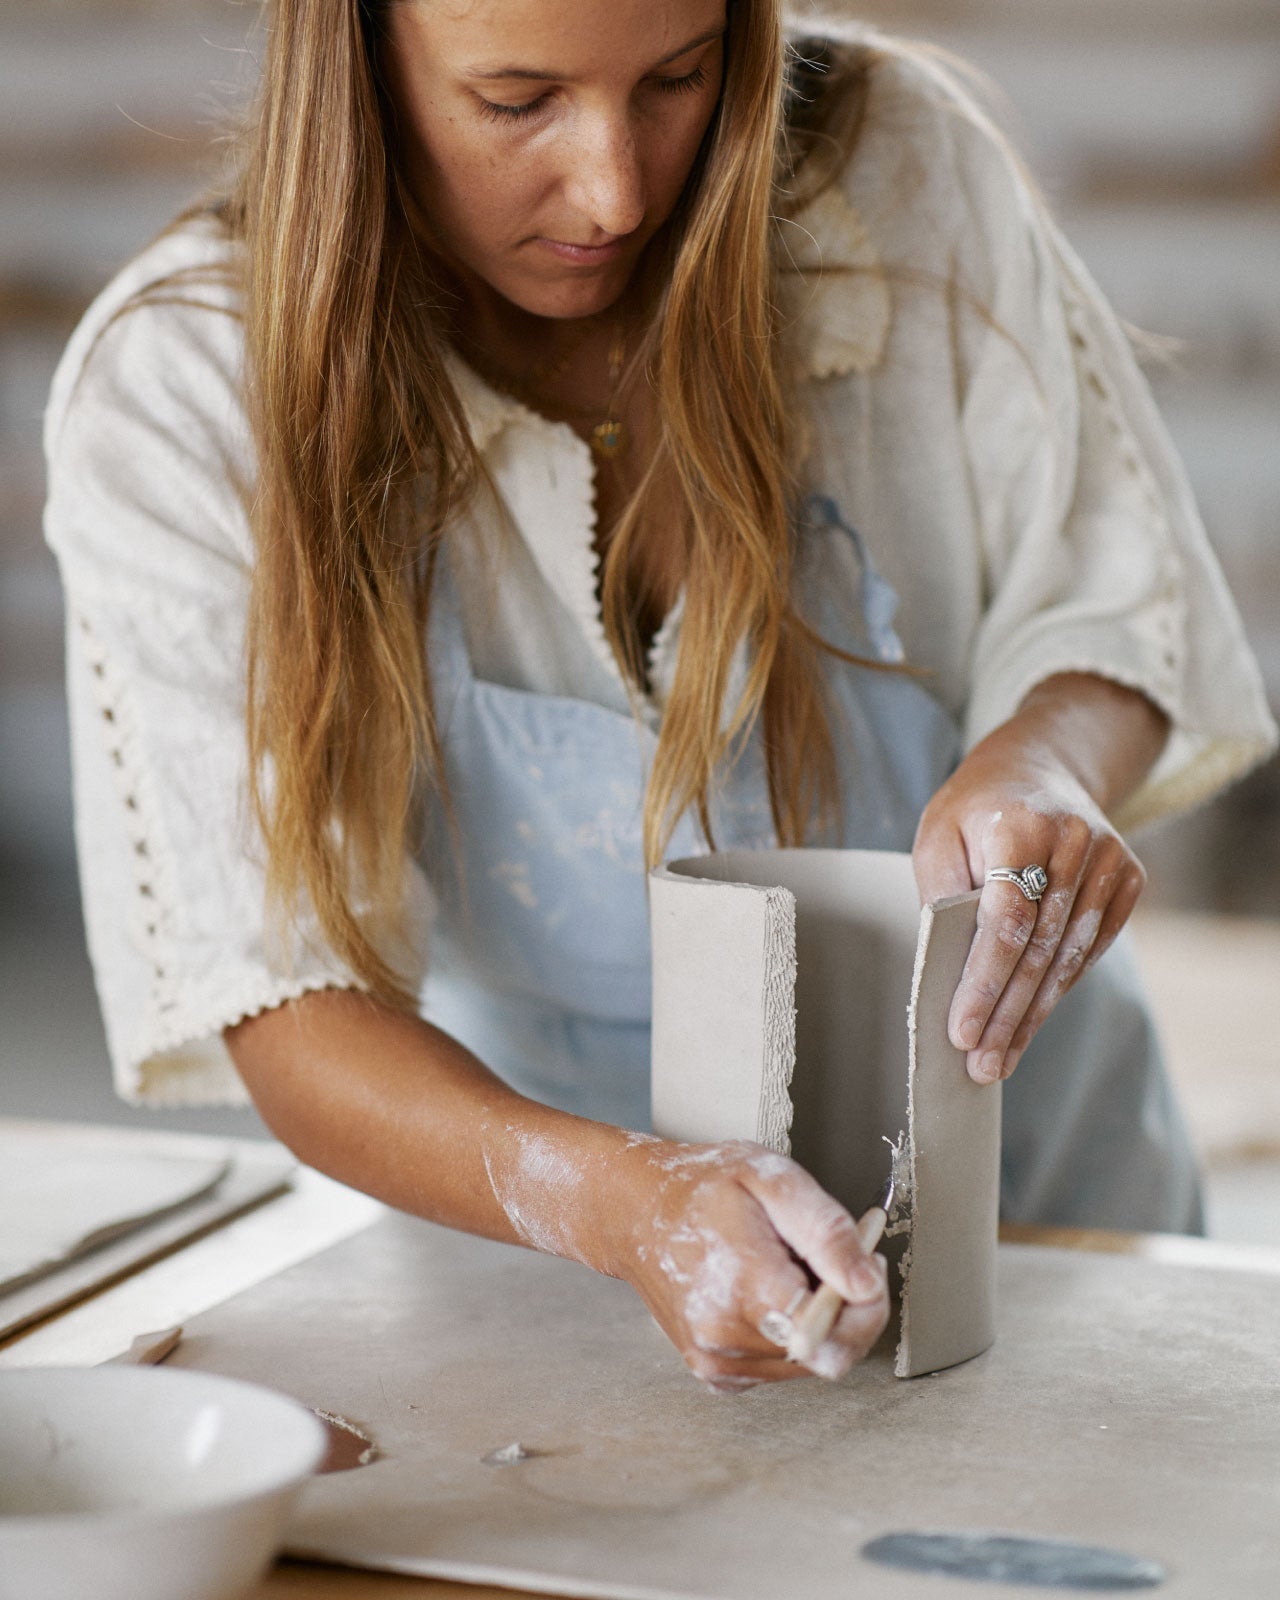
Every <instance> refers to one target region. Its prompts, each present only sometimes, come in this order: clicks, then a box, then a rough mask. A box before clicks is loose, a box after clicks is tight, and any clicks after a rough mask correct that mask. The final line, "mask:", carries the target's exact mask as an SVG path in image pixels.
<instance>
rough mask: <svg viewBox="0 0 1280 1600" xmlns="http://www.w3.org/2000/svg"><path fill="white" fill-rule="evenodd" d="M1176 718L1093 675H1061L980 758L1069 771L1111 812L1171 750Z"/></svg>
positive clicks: (985, 745) (1029, 700)
mask: <svg viewBox="0 0 1280 1600" xmlns="http://www.w3.org/2000/svg"><path fill="white" fill-rule="evenodd" d="M1168 732H1169V719H1168V718H1167V717H1166V716H1165V714H1164V712H1162V711H1161V710H1160V709H1159V708H1158V707H1157V706H1155V705H1153V704H1152V702H1151V701H1150V700H1148V699H1147V697H1146V696H1145V695H1143V694H1140V693H1138V692H1137V691H1136V690H1133V689H1127V688H1125V687H1124V686H1123V685H1121V684H1118V683H1113V682H1112V681H1110V680H1109V679H1106V678H1098V677H1094V676H1092V675H1090V674H1087V673H1082V672H1071V673H1061V674H1059V675H1057V676H1055V677H1052V678H1047V679H1046V680H1045V681H1044V682H1043V683H1041V684H1037V686H1036V687H1035V688H1034V689H1032V690H1031V692H1030V693H1029V694H1028V695H1027V697H1026V698H1025V699H1024V700H1023V702H1022V704H1021V705H1020V706H1019V708H1018V710H1017V712H1016V713H1015V714H1014V716H1013V717H1011V718H1010V720H1009V721H1008V722H1006V723H1005V724H1003V726H1002V727H999V728H997V729H996V730H995V731H994V732H993V733H992V734H990V735H989V736H988V738H986V739H984V740H983V741H982V743H981V744H980V745H978V747H977V748H976V750H975V751H974V752H973V754H974V755H975V756H978V757H979V759H982V758H987V757H992V758H995V759H997V760H1001V761H1003V760H1005V759H1006V758H1007V757H1008V756H1009V755H1010V754H1013V753H1017V754H1019V755H1021V757H1022V758H1023V759H1024V760H1029V761H1030V762H1032V763H1035V764H1044V765H1046V766H1053V765H1056V766H1057V767H1058V768H1059V770H1061V769H1065V770H1066V771H1067V772H1069V773H1070V774H1071V775H1072V776H1073V777H1074V778H1075V779H1076V781H1077V782H1078V783H1079V784H1080V785H1081V787H1082V788H1083V789H1084V790H1085V792H1086V793H1087V794H1088V795H1089V797H1090V799H1092V800H1093V801H1094V802H1095V803H1096V804H1097V805H1098V806H1099V807H1100V808H1101V809H1102V810H1103V811H1104V812H1110V811H1112V810H1114V809H1115V807H1116V806H1117V805H1119V804H1120V802H1121V801H1123V800H1124V799H1126V798H1127V797H1128V796H1129V795H1130V794H1132V793H1133V791H1134V790H1135V789H1136V788H1137V787H1138V785H1139V784H1140V783H1141V782H1142V780H1143V779H1144V778H1145V777H1146V775H1147V773H1148V772H1150V770H1151V768H1152V767H1153V766H1154V765H1155V762H1156V760H1157V759H1158V757H1159V755H1160V752H1161V751H1162V750H1163V749H1164V744H1165V740H1166V738H1167V737H1168Z"/></svg>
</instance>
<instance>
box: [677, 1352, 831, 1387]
mask: <svg viewBox="0 0 1280 1600" xmlns="http://www.w3.org/2000/svg"><path fill="white" fill-rule="evenodd" d="M685 1364H686V1365H687V1367H688V1368H689V1371H690V1372H691V1373H692V1374H693V1375H694V1377H695V1378H697V1380H698V1382H699V1383H702V1384H704V1385H705V1386H706V1387H707V1388H708V1389H710V1390H711V1391H712V1392H713V1393H715V1394H742V1393H743V1392H745V1391H746V1390H748V1389H758V1388H759V1387H760V1385H761V1384H763V1383H792V1382H794V1381H795V1379H797V1378H812V1377H813V1376H814V1374H813V1373H812V1372H810V1371H809V1370H808V1368H807V1367H798V1366H796V1364H795V1362H794V1361H786V1360H783V1359H781V1358H779V1357H777V1356H773V1357H768V1356H762V1357H759V1358H757V1359H754V1360H743V1359H738V1360H734V1359H732V1358H730V1357H723V1356H718V1355H716V1354H715V1353H713V1352H711V1351H703V1350H698V1349H692V1350H690V1351H689V1352H688V1353H687V1354H686V1356H685Z"/></svg>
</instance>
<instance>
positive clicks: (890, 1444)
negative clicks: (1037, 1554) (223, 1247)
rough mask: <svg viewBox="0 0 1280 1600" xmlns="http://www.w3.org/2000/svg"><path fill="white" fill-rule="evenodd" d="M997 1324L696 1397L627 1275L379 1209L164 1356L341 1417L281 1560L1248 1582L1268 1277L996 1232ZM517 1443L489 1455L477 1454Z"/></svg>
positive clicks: (796, 1583) (650, 1590) (827, 1590)
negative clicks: (329, 1458)
mask: <svg viewBox="0 0 1280 1600" xmlns="http://www.w3.org/2000/svg"><path fill="white" fill-rule="evenodd" d="M999 1290H1000V1293H999V1299H998V1304H999V1308H1000V1311H999V1316H1000V1330H999V1331H1000V1337H999V1340H998V1341H997V1343H996V1344H995V1346H994V1347H993V1348H992V1349H991V1350H990V1351H989V1352H988V1353H987V1354H986V1355H983V1356H980V1357H979V1358H977V1359H976V1360H974V1361H970V1362H967V1363H966V1364H964V1365H963V1366H958V1367H955V1368H952V1369H951V1370H950V1371H947V1372H944V1373H941V1374H939V1375H938V1376H936V1377H933V1378H926V1379H921V1380H919V1381H918V1382H915V1383H910V1384H903V1383H899V1382H897V1381H896V1379H895V1378H894V1376H893V1369H892V1360H891V1355H890V1352H889V1351H888V1350H885V1351H884V1352H883V1353H882V1354H880V1355H878V1356H875V1357H873V1358H872V1359H871V1360H870V1361H869V1362H867V1363H864V1364H863V1365H862V1366H861V1367H860V1368H858V1369H855V1371H854V1372H853V1373H852V1374H851V1375H850V1376H849V1377H848V1378H847V1379H845V1380H844V1381H843V1382H842V1383H840V1384H838V1385H834V1386H829V1385H826V1384H823V1383H821V1382H819V1381H817V1380H812V1381H806V1382H799V1383H792V1384H783V1385H777V1386H773V1387H770V1388H766V1389H761V1390H757V1391H754V1392H753V1393H751V1394H747V1395H744V1396H739V1397H722V1396H719V1397H718V1396H713V1395H710V1394H707V1393H705V1392H703V1391H702V1390H701V1389H700V1388H699V1387H698V1385H697V1384H696V1383H695V1382H694V1381H693V1380H692V1379H691V1378H690V1377H689V1376H688V1375H687V1374H686V1373H685V1371H684V1369H683V1366H682V1364H681V1363H680V1361H679V1358H678V1357H677V1356H676V1354H675V1352H674V1351H673V1350H672V1349H671V1348H670V1346H669V1345H668V1344H667V1342H666V1340H665V1338H664V1337H663V1336H662V1334H661V1333H660V1332H659V1331H658V1329H657V1328H656V1326H655V1325H654V1323H653V1322H652V1320H651V1318H650V1317H649V1315H648V1313H647V1312H646V1311H645V1309H644V1307H643V1306H642V1305H641V1303H640V1301H639V1300H638V1299H637V1298H636V1297H635V1296H634V1295H633V1294H632V1292H631V1291H630V1289H628V1288H627V1287H626V1286H625V1285H624V1284H620V1283H616V1282H613V1281H610V1280H608V1279H604V1278H599V1277H596V1276H594V1275H593V1274H591V1273H589V1272H587V1271H586V1270H585V1269H583V1268H579V1267H575V1266H573V1265H571V1264H568V1263H565V1262H561V1261H556V1260H552V1259H549V1258H546V1257H540V1256H535V1255H533V1254H531V1253H528V1252H524V1251H519V1250H516V1249H514V1248H511V1247H507V1246H500V1245H493V1244H488V1243H485V1242H482V1241H477V1240H474V1239H468V1238H465V1237H462V1236H460V1235H456V1234H450V1233H446V1232H445V1231H443V1230H441V1229H437V1228H434V1227H432V1226H430V1225H429V1224H426V1223H420V1222H415V1221H412V1220H410V1219H408V1218H404V1217H395V1216H392V1217H388V1218H387V1219H385V1220H383V1221H381V1222H379V1223H378V1224H376V1225H375V1226H374V1227H373V1228H371V1229H370V1230H368V1231H367V1232H365V1233H363V1234H361V1235H358V1236H356V1237H354V1238H352V1239H350V1240H348V1241H346V1242H345V1243H343V1244H341V1245H339V1246H337V1247H335V1248H333V1249H331V1250H329V1251H326V1252H324V1253H323V1254H321V1255H318V1256H315V1257H313V1258H311V1259H310V1260H308V1261H306V1262H303V1263H300V1264H299V1265H298V1266H297V1267H295V1268H293V1269H291V1270H290V1271H289V1272H287V1273H284V1274H282V1275H280V1276H279V1277H277V1278H275V1279H272V1280H269V1281H267V1282H265V1283H262V1284H260V1285H258V1286H257V1287H255V1288H254V1289H251V1290H249V1291H247V1292H246V1293H245V1294H243V1295H241V1296H239V1297H238V1298H236V1299H234V1300H231V1301H229V1302H227V1303H226V1304H224V1305H222V1306H220V1307H218V1308H216V1309H214V1310H213V1311H210V1312H208V1313H205V1314H204V1315H203V1316H200V1317H198V1318H196V1319H194V1320H193V1321H191V1322H189V1323H188V1325H187V1336H186V1338H185V1339H184V1341H183V1344H182V1345H181V1346H180V1348H179V1350H178V1351H177V1352H176V1353H175V1355H174V1356H172V1357H171V1358H170V1360H171V1362H177V1363H178V1364H181V1365H188V1366H194V1367H199V1368H204V1369H207V1370H211V1371H217V1372H225V1373H228V1374H231V1375H234V1376H240V1377H244V1378H249V1379H254V1380H257V1381H260V1382H264V1383H267V1384H269V1385H271V1386H273V1387H276V1388H279V1389H281V1390H283V1391H285V1392H286V1393H289V1394H292V1395H294V1396H296V1397H297V1398H298V1399H300V1400H302V1401H304V1402H305V1403H306V1404H308V1405H311V1406H314V1407H320V1408H322V1409H324V1410H328V1411H332V1412H336V1413H337V1414H339V1415H341V1416H344V1417H348V1418H350V1419H352V1420H353V1421H355V1422H356V1423H358V1424H360V1425H361V1426H362V1427H364V1428H365V1429H366V1431H367V1432H369V1433H370V1434H371V1435H372V1436H373V1438H374V1439H375V1440H376V1441H377V1443H378V1445H379V1447H380V1448H381V1450H382V1451H383V1456H382V1459H380V1460H379V1461H377V1462H375V1463H374V1464H373V1465H371V1466H368V1467H364V1468H361V1469H359V1470H356V1471H352V1472H347V1473H339V1474H334V1475H332V1476H329V1477H326V1478H323V1479H319V1480H316V1481H315V1482H314V1483H313V1484H312V1485H311V1486H310V1487H309V1488H308V1490H307V1491H306V1494H305V1496H304V1499H303V1502H302V1507H301V1510H300V1513H299V1515H298V1516H297V1518H296V1520H295V1521H294V1523H293V1525H292V1528H291V1532H290V1536H289V1546H290V1548H291V1550H292V1551H293V1552H294V1553H296V1554H299V1555H307V1556H314V1557H320V1558H325V1559H331V1560H335V1561H338V1562H343V1563H346V1564H349V1565H355V1566H370V1567H375V1568H382V1569H387V1570H393V1571H400V1572H407V1573H417V1574H421V1575H425V1576H434V1577H446V1578H454V1579H461V1580H463V1581H470V1582H475V1583H498V1584H506V1585H509V1586H512V1587H517V1588H526V1589H535V1590H545V1591H548V1592H551V1593H555V1594H565V1595H582V1596H599V1597H602V1600H606V1597H607V1600H658V1597H662V1600H778V1597H779V1596H785V1597H787V1600H830V1597H831V1596H841V1597H847V1600H926V1597H928V1596H932V1595H935V1594H936V1595H937V1596H939V1600H946V1597H947V1596H954V1597H955V1600H962V1597H970V1596H971V1597H972V1600H1018V1597H1019V1596H1025V1597H1026V1600H1032V1597H1033V1596H1036V1595H1038V1596H1040V1597H1041V1600H1043V1596H1044V1594H1045V1591H1044V1590H1043V1589H1037V1590H1032V1589H1028V1588H1025V1587H1021V1586H1014V1587H1009V1586H1005V1585H995V1584H990V1583H986V1582H974V1583H965V1584H959V1583H955V1582H952V1581H947V1580H943V1579H935V1578H922V1577H920V1576H919V1575H918V1574H914V1573H906V1572H896V1571H894V1570H892V1569H889V1568H884V1567H874V1566H871V1565H869V1564H868V1563H866V1562H865V1561H864V1560H863V1558H862V1556H861V1555H860V1551H861V1549H862V1547H863V1545H864V1544H865V1543H867V1541H869V1540H871V1539H873V1538H879V1537H881V1536H883V1535H886V1534H890V1533H900V1532H904V1531H912V1530H922V1529H925V1530H931V1531H934V1532H952V1533H957V1534H964V1533H972V1532H981V1533H993V1532H998V1533H1003V1534H1015V1535H1016V1534H1021V1535H1025V1536H1030V1537H1036V1538H1060V1539H1069V1540H1075V1541H1079V1542H1082V1543H1087V1544H1091V1545H1099V1546H1103V1547H1106V1548H1110V1549H1115V1550H1119V1551H1122V1552H1127V1553H1129V1554H1130V1555H1132V1556H1135V1557H1139V1558H1142V1559H1145V1560H1147V1561H1154V1562H1157V1563H1159V1564H1160V1566H1162V1567H1163V1568H1165V1569H1166V1570H1167V1571H1168V1574H1169V1577H1168V1581H1167V1583H1166V1584H1165V1585H1163V1586H1162V1587H1161V1588H1160V1589H1158V1590H1155V1591H1153V1592H1154V1593H1155V1594H1157V1595H1159V1596H1160V1597H1162V1600H1163V1597H1164V1596H1168V1600H1221V1597H1222V1596H1224V1595H1238V1596H1262V1595H1265V1594H1269V1593H1271V1592H1272V1591H1273V1588H1274V1580H1275V1571H1276V1561H1277V1554H1278V1552H1280V1543H1278V1542H1277V1535H1276V1531H1275V1530H1276V1525H1277V1515H1278V1513H1280V1316H1278V1315H1277V1311H1278V1310H1280V1283H1278V1282H1277V1280H1276V1279H1275V1278H1274V1277H1268V1276H1263V1275H1260V1274H1256V1275H1255V1274H1249V1273H1245V1272H1218V1271H1212V1270H1206V1269H1204V1268H1190V1267H1178V1266H1166V1265H1161V1264H1157V1263H1152V1262H1145V1261H1139V1260H1133V1259H1126V1258H1123V1257H1115V1256H1092V1255H1084V1254H1078V1253H1074V1252H1065V1251H1054V1250H1033V1249H1027V1248H1020V1247H1016V1246H1014V1247H1008V1246H1006V1247H1004V1248H1003V1249H1002V1250H1001V1252H1000V1259H999ZM513 1443H519V1444H521V1445H523V1446H524V1447H525V1449H526V1451H528V1452H530V1454H529V1457H528V1459H525V1460H522V1461H517V1462H514V1463H513V1464H511V1465H506V1466H503V1465H486V1464H485V1462H484V1458H485V1457H486V1456H489V1455H491V1453H492V1452H494V1451H495V1450H502V1449H503V1447H505V1446H508V1445H510V1444H513Z"/></svg>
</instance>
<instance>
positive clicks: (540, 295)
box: [500, 262, 633, 321]
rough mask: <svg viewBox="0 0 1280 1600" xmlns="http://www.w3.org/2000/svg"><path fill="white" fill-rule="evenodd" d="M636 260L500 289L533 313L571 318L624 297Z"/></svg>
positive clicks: (588, 314) (591, 313)
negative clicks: (589, 271)
mask: <svg viewBox="0 0 1280 1600" xmlns="http://www.w3.org/2000/svg"><path fill="white" fill-rule="evenodd" d="M632 268H633V263H631V262H627V263H626V264H625V265H624V264H623V263H621V262H619V263H618V264H617V265H616V266H611V267H610V268H609V269H608V270H606V271H602V272H592V273H586V272H583V273H578V274H574V275H573V276H569V275H568V274H566V275H565V276H564V277H563V278H559V279H556V280H552V281H547V280H542V281H540V282H528V281H526V282H523V283H512V284H509V285H505V286H503V288H502V289H501V290H500V292H501V293H503V294H505V295H506V298H507V299H508V300H510V301H511V302H512V303H513V304H514V305H517V306H519V307H520V309H521V310H522V311H527V312H528V313H529V314H530V316H534V317H547V318H551V319H555V320H558V321H570V320H572V319H573V318H575V317H594V316H598V315H599V314H600V312H602V311H607V310H608V309H609V307H610V306H611V305H614V304H615V303H616V302H617V301H618V299H619V298H620V297H621V295H622V293H623V291H624V290H625V289H626V287H627V283H628V282H629V280H630V278H631V273H632Z"/></svg>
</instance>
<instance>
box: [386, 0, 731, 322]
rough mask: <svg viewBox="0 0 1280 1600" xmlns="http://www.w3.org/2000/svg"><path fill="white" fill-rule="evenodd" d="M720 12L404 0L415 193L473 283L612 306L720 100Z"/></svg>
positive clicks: (508, 295)
mask: <svg viewBox="0 0 1280 1600" xmlns="http://www.w3.org/2000/svg"><path fill="white" fill-rule="evenodd" d="M724 26H725V0H394V3H393V4H392V5H391V7H390V9H389V12H388V22H387V27H388V32H389V47H388V51H387V59H386V61H385V67H386V71H387V76H388V81H389V83H390V86H391V92H392V96H393V99H394V101H395V104H396V108H397V112H398V115H399V119H400V125H401V129H402V134H403V137H404V138H405V150H404V155H405V160H406V165H407V170H408V172H409V175H410V177H411V180H412V182H413V184H414V188H415V192H416V193H417V195H418V197H419V199H420V201H421V202H422V203H423V205H424V206H425V207H426V209H427V211H428V213H429V215H430V216H431V218H432V220H433V222H434V225H435V227H436V230H437V236H438V241H439V242H440V243H441V244H442V245H443V247H444V249H445V251H446V253H447V255H448V256H449V257H450V258H451V260H452V261H453V263H454V265H455V266H456V267H457V268H459V269H460V270H461V272H462V275H463V278H464V281H465V280H467V279H470V280H471V281H472V283H473V284H474V281H475V280H476V279H478V280H480V281H481V282H482V283H484V284H487V285H488V286H489V287H490V288H492V289H494V290H496V291H497V293H498V294H500V295H501V296H503V297H504V298H505V299H506V300H509V301H511V302H513V303H514V304H515V305H517V306H519V307H521V308H522V309H523V310H525V311H528V312H531V313H533V314H534V315H536V316H543V317H584V316H590V315H592V314H593V313H595V312H598V311H603V310H605V309H606V308H607V307H608V306H610V305H612V304H613V302H614V301H615V300H617V298H618V296H619V295H620V294H621V293H622V291H623V289H624V288H625V287H626V284H627V281H628V279H629V277H630V276H631V273H632V271H633V269H634V268H635V265H636V261H637V260H638V258H639V256H640V253H641V251H642V250H643V249H644V247H645V245H646V244H647V243H648V242H649V240H650V239H651V238H652V237H653V235H654V234H655V233H656V232H657V230H658V229H659V228H660V227H661V226H662V224H663V223H664V222H665V221H666V220H667V218H668V217H669V216H670V215H671V212H672V210H673V208H674V207H675V204H676V202H677V200H678V199H679V196H680V191H681V189H682V188H683V186H684V182H685V179H686V178H687V177H688V175H689V170H690V168H691V167H692V165H693V161H694V158H695V156H696V155H697V152H698V147H699V145H700V143H701V141H702V136H703V134H704V132H705V131H706V128H707V124H708V123H709V121H710V120H711V115H712V112H713V111H714V109H715V105H716V100H717V98H718V96H719V93H720V81H721V73H722V62H723V48H722V45H723V32H724Z"/></svg>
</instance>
